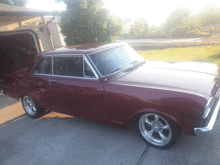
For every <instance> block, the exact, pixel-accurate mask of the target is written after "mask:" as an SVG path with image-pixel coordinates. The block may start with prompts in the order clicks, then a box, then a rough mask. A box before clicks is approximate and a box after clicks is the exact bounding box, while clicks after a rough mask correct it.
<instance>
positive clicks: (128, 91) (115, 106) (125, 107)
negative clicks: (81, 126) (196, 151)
mask: <svg viewBox="0 0 220 165" xmlns="http://www.w3.org/2000/svg"><path fill="white" fill-rule="evenodd" d="M218 74H219V70H218V67H217V65H215V64H208V63H198V62H162V61H161V62H159V61H146V60H144V59H143V58H142V57H141V56H140V55H139V54H138V53H137V52H136V51H135V50H133V49H132V48H131V47H130V46H129V45H128V44H126V43H112V44H83V45H77V46H72V47H69V48H60V49H56V50H53V51H49V52H44V53H41V54H38V55H37V57H36V58H35V61H34V64H33V66H31V67H29V68H26V69H23V70H19V71H15V72H13V73H11V74H8V75H5V76H4V93H5V94H6V95H9V96H11V97H12V98H16V99H19V98H21V101H22V104H23V108H24V110H25V111H26V113H27V114H28V115H29V116H30V117H32V118H37V117H39V116H40V115H41V114H42V112H44V111H45V110H46V109H47V110H51V111H56V112H60V113H64V114H69V115H74V116H80V117H85V118H90V119H93V120H99V121H102V122H106V123H112V124H116V125H121V126H126V125H127V124H128V123H130V122H131V121H137V126H138V129H139V132H140V135H141V136H142V138H143V139H144V140H145V142H146V143H147V144H148V145H150V146H152V147H154V148H157V149H167V148H169V147H171V146H173V145H174V144H175V143H176V142H177V140H178V139H179V137H180V136H181V133H182V131H184V132H185V133H186V134H188V135H200V134H202V133H203V132H207V131H211V130H213V127H214V125H215V122H216V120H217V117H218V112H219V107H220V101H219V95H220V90H219V85H220V79H219V77H218Z"/></svg>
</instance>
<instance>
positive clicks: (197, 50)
mask: <svg viewBox="0 0 220 165" xmlns="http://www.w3.org/2000/svg"><path fill="white" fill-rule="evenodd" d="M138 53H139V54H140V55H141V56H142V57H143V58H145V59H146V60H152V61H200V62H209V63H215V64H217V65H218V66H220V45H211V46H210V45H209V46H199V47H188V48H171V49H162V50H146V51H138Z"/></svg>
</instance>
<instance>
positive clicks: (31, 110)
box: [22, 96, 45, 118]
mask: <svg viewBox="0 0 220 165" xmlns="http://www.w3.org/2000/svg"><path fill="white" fill-rule="evenodd" d="M22 105H23V108H24V110H25V112H26V113H27V114H28V115H29V116H30V117H31V118H38V117H40V115H41V114H42V113H43V112H44V111H45V110H44V109H43V108H40V107H38V106H37V104H36V103H35V102H34V100H33V99H32V98H31V97H30V96H25V97H23V98H22Z"/></svg>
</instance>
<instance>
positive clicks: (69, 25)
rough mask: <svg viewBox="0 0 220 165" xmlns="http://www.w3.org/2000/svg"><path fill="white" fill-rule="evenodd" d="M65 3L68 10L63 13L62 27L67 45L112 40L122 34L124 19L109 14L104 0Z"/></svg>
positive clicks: (68, 1)
mask: <svg viewBox="0 0 220 165" xmlns="http://www.w3.org/2000/svg"><path fill="white" fill-rule="evenodd" d="M57 2H60V0H57ZM64 3H65V4H66V5H67V10H66V11H64V12H63V13H62V14H61V22H60V27H61V32H62V33H63V34H64V36H66V38H65V41H66V43H67V45H73V44H83V43H94V42H111V41H113V40H114V38H115V37H116V36H118V35H120V34H121V32H122V29H123V25H122V23H121V22H122V21H121V20H120V19H119V18H116V17H113V16H111V15H110V14H109V11H108V10H106V9H105V8H104V7H103V2H102V0H64Z"/></svg>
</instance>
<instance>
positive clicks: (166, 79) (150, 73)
mask: <svg viewBox="0 0 220 165" xmlns="http://www.w3.org/2000/svg"><path fill="white" fill-rule="evenodd" d="M218 74H219V68H218V66H217V65H215V64H209V63H200V62H172V63H170V62H159V61H146V62H145V63H144V64H143V65H141V66H140V67H138V68H136V69H134V70H133V71H131V72H130V73H129V74H127V75H125V76H123V77H121V78H119V79H117V80H116V81H117V83H126V84H130V85H140V86H143V85H144V86H149V87H152V86H153V87H158V88H160V87H163V88H164V87H166V88H169V89H173V90H180V91H181V90H184V91H188V92H194V93H199V94H203V95H206V96H207V95H209V96H214V95H215V94H216V92H217V91H218V88H219V84H220V79H219V77H218Z"/></svg>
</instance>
